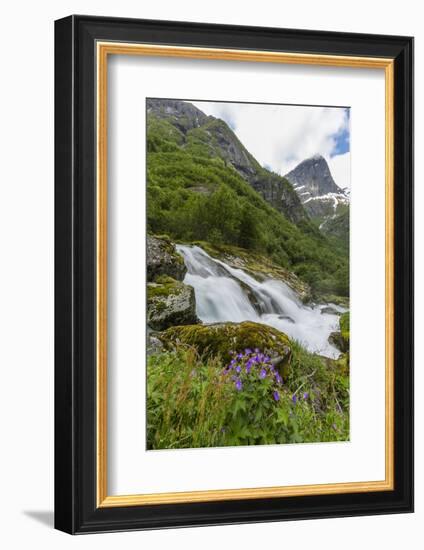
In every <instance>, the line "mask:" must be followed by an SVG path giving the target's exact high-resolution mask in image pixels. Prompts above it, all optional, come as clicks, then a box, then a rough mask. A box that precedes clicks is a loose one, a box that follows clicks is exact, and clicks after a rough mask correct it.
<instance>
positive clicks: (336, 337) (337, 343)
mask: <svg viewBox="0 0 424 550" xmlns="http://www.w3.org/2000/svg"><path fill="white" fill-rule="evenodd" d="M328 341H329V342H330V344H332V345H333V346H334V347H335V348H337V349H338V350H339V351H341V352H342V353H345V352H346V351H347V349H346V344H345V341H344V340H343V338H342V334H341V332H339V331H334V332H331V333H330V336H329V337H328Z"/></svg>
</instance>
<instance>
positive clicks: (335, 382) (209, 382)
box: [147, 342, 349, 449]
mask: <svg viewBox="0 0 424 550" xmlns="http://www.w3.org/2000/svg"><path fill="white" fill-rule="evenodd" d="M291 346H292V352H293V354H292V359H291V364H290V368H289V370H288V372H284V373H283V372H279V370H278V369H277V368H276V367H275V366H274V365H273V364H272V361H271V358H270V357H269V356H267V355H266V354H264V353H262V352H261V350H259V349H245V350H242V351H239V350H235V351H233V352H232V353H231V355H229V356H228V357H225V358H222V357H221V356H219V355H218V356H212V355H209V356H208V355H203V356H199V354H198V353H197V351H196V349H195V348H193V347H190V346H180V347H178V348H177V349H176V350H174V351H165V352H163V351H162V352H159V353H156V354H154V355H152V356H150V357H149V361H148V372H147V441H148V448H149V449H171V448H193V447H216V446H227V445H260V444H277V443H311V442H319V441H345V440H347V439H348V438H349V378H348V365H347V360H346V358H343V357H342V358H341V359H340V360H339V361H332V360H327V359H323V358H320V357H318V356H314V355H311V354H310V353H308V352H306V351H305V350H304V349H303V348H302V347H301V346H299V345H298V344H297V343H295V342H291Z"/></svg>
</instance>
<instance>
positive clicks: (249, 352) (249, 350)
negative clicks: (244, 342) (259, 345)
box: [244, 348, 252, 355]
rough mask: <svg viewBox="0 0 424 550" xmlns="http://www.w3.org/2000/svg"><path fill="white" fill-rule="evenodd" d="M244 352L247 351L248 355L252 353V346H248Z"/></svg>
mask: <svg viewBox="0 0 424 550" xmlns="http://www.w3.org/2000/svg"><path fill="white" fill-rule="evenodd" d="M244 353H245V354H246V355H250V354H251V353H252V350H251V349H250V348H246V349H245V350H244Z"/></svg>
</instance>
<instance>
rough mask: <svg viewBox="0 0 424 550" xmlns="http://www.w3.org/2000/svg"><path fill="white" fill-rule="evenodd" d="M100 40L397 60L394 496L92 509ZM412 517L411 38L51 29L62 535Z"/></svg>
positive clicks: (96, 22)
mask: <svg viewBox="0 0 424 550" xmlns="http://www.w3.org/2000/svg"><path fill="white" fill-rule="evenodd" d="M96 40H108V41H122V42H133V41H134V42H148V43H153V44H169V45H185V46H203V47H218V48H236V49H254V50H268V51H284V52H301V53H315V54H332V55H348V56H352V55H353V56H364V57H388V58H393V59H394V60H395V129H394V131H395V162H394V170H395V186H394V189H395V302H394V304H395V358H394V359H395V400H394V401H395V490H394V491H386V492H370V493H354V494H339V495H318V496H302V497H282V498H269V499H254V500H237V501H224V502H204V503H189V504H167V505H148V506H127V507H118V508H97V509H96V337H95V336H96V177H95V174H96V141H95V129H96V124H95V121H96V105H95V86H96V79H95V75H96V71H95V62H96V59H95V43H96ZM412 511H413V38H411V37H401V36H382V35H365V34H351V33H334V32H323V31H309V30H302V31H299V30H292V29H276V28H263V27H241V26H229V25H209V24H203V23H177V22H169V21H150V20H137V19H121V18H109V17H91V16H76V15H73V16H69V17H66V18H64V19H60V20H58V21H56V22H55V527H56V528H57V529H60V530H62V531H65V532H68V533H72V534H77V533H94V532H104V531H122V530H130V529H154V528H165V527H181V526H198V525H216V524H229V523H250V522H264V521H278V520H289V519H308V518H326V517H337V516H359V515H370V514H387V513H397V512H412Z"/></svg>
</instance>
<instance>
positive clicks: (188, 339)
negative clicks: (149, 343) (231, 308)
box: [157, 321, 292, 371]
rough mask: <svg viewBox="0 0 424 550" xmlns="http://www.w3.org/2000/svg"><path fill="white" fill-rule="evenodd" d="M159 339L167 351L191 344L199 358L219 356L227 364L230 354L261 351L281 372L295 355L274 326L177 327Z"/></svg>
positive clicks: (218, 324)
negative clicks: (249, 350) (247, 349)
mask: <svg viewBox="0 0 424 550" xmlns="http://www.w3.org/2000/svg"><path fill="white" fill-rule="evenodd" d="M157 337H158V338H159V339H160V340H161V342H162V343H163V344H164V347H165V348H167V349H173V348H174V347H175V346H178V345H189V346H193V347H195V348H196V349H197V351H198V353H199V354H200V355H203V356H208V357H209V356H220V357H221V358H222V359H223V360H224V361H225V360H229V358H230V357H231V354H230V352H231V351H232V352H234V351H236V352H240V351H243V350H245V349H246V348H250V349H252V350H253V349H256V348H258V349H260V350H261V352H264V353H266V354H267V355H269V356H270V357H271V360H272V362H273V364H274V365H275V366H276V367H277V368H278V369H279V370H280V371H283V370H285V367H286V366H287V365H288V364H289V363H290V359H291V353H292V351H291V343H290V340H289V338H288V336H286V334H284V333H283V332H280V331H278V330H277V329H275V328H273V327H269V326H267V325H262V324H259V323H253V322H250V321H245V322H243V323H215V324H212V325H192V326H174V327H171V328H169V329H167V330H165V331H164V332H161V333H158V334H157Z"/></svg>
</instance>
